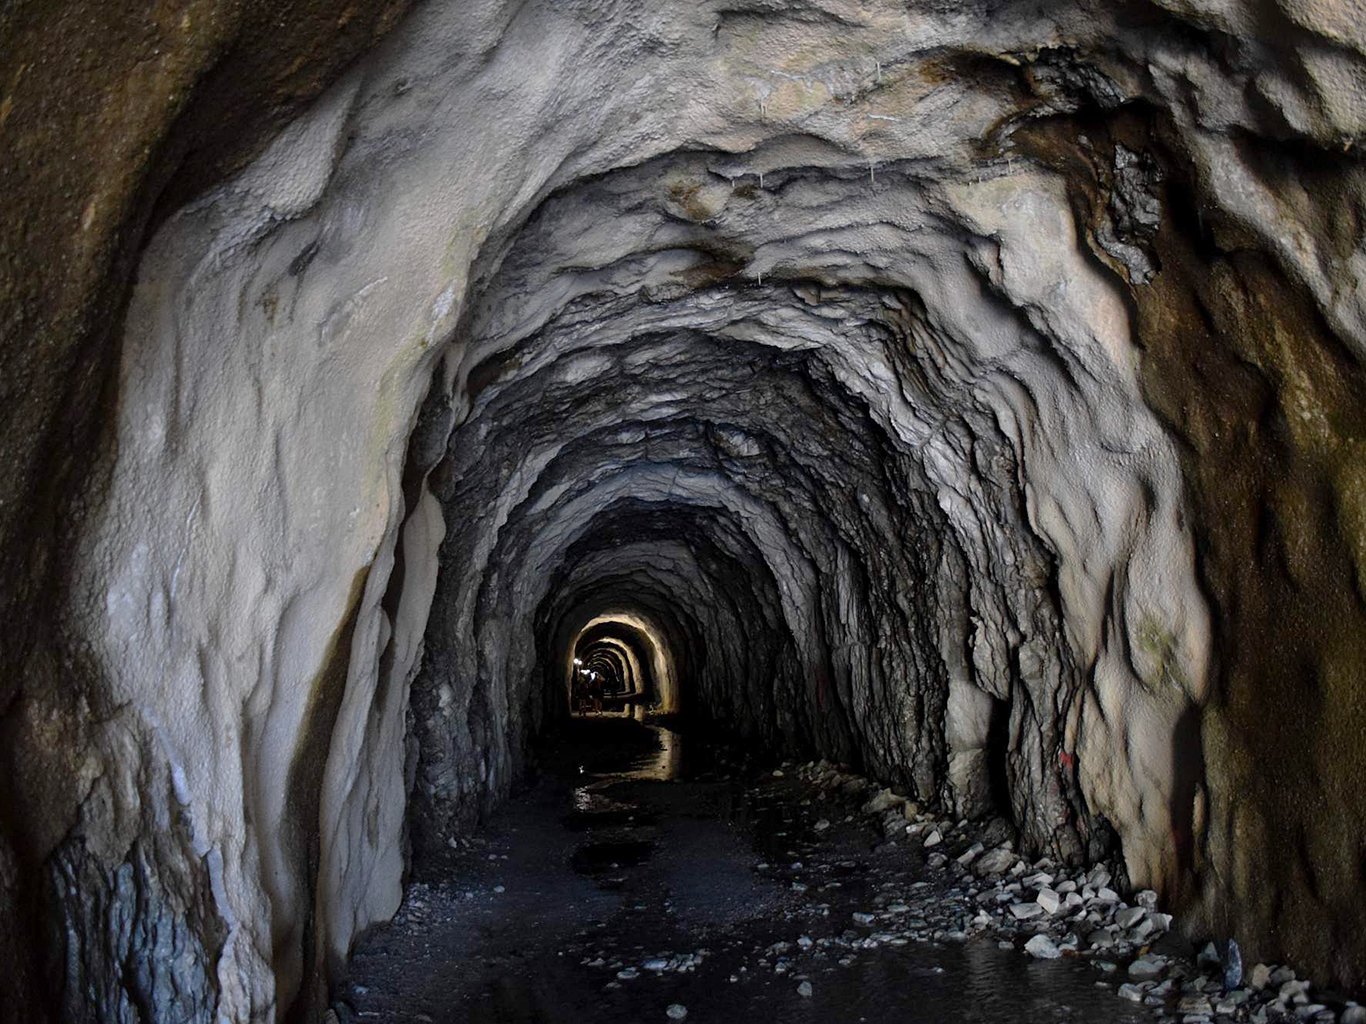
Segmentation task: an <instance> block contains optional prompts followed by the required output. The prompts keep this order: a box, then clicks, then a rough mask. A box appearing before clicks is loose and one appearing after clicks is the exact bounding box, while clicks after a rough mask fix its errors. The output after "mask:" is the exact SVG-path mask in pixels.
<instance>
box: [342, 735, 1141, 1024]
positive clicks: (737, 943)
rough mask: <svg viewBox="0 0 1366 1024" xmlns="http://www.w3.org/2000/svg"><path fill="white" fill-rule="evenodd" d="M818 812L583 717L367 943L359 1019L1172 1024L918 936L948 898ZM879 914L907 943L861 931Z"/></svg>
mask: <svg viewBox="0 0 1366 1024" xmlns="http://www.w3.org/2000/svg"><path fill="white" fill-rule="evenodd" d="M685 749H686V750H687V756H685V753H684V751H685ZM770 768H771V766H770ZM812 798H813V794H812V792H811V791H810V790H809V789H808V788H807V787H806V786H804V785H803V784H802V783H800V782H799V781H797V780H795V779H793V778H790V777H786V776H783V777H778V776H775V775H774V773H773V772H772V771H771V770H764V771H760V770H757V769H756V768H755V767H754V766H753V765H749V764H746V763H743V759H741V758H739V757H737V756H735V754H734V752H733V751H732V752H730V754H729V755H728V753H727V751H726V750H725V749H723V748H709V747H704V746H703V745H702V744H701V743H700V742H695V741H694V739H693V737H691V736H689V737H688V738H687V743H685V742H684V737H683V736H682V735H681V734H680V733H679V732H678V731H677V730H676V729H675V728H673V727H671V726H668V725H654V724H641V723H638V722H635V721H633V720H631V719H616V718H611V717H603V718H589V719H580V720H575V721H574V722H572V723H570V725H569V727H568V728H567V730H566V733H565V735H564V736H563V737H562V739H561V740H560V741H559V743H558V744H557V745H555V746H554V747H552V748H550V749H548V750H547V751H546V752H545V754H544V755H543V758H542V764H541V770H540V772H539V774H538V779H537V781H536V783H535V784H534V785H533V787H532V788H531V789H530V791H529V792H526V793H524V794H523V795H521V796H520V797H517V798H515V799H513V800H512V801H510V802H509V803H508V804H507V805H506V806H505V807H504V808H503V809H502V810H501V811H500V812H499V813H498V814H496V815H495V816H494V817H493V819H492V820H491V821H490V822H489V824H488V826H487V827H486V828H485V829H484V830H482V832H481V834H480V835H479V836H478V837H477V838H476V839H475V841H474V842H473V843H472V844H471V845H470V847H469V848H468V849H466V850H464V851H461V852H456V853H453V854H452V856H451V858H450V863H449V865H448V866H449V875H448V877H449V878H450V879H451V880H450V881H447V882H441V883H432V884H427V883H419V884H415V885H413V886H412V887H410V889H409V891H408V893H407V896H406V898H405V900H404V904H403V907H402V908H401V909H400V911H399V914H398V915H397V916H396V917H395V919H394V921H393V922H392V923H390V924H389V925H386V926H384V927H383V928H381V929H378V930H376V931H375V932H373V933H371V934H370V935H369V936H368V937H367V939H366V940H365V941H364V942H363V943H362V944H361V945H360V947H359V948H358V949H357V951H356V953H355V955H354V956H353V958H352V962H351V965H350V968H349V976H348V979H347V981H346V982H345V983H344V984H343V985H342V986H341V988H340V990H339V992H338V993H337V995H338V997H339V1003H340V1004H345V1005H344V1006H343V1005H339V1006H338V1009H339V1010H340V1011H341V1017H342V1019H343V1020H347V1019H348V1018H350V1019H355V1020H367V1021H368V1020H375V1021H422V1022H434V1024H447V1022H450V1024H453V1022H457V1021H458V1022H478V1024H492V1022H500V1024H501V1022H508V1024H514V1022H515V1024H521V1022H533V1021H536V1022H539V1021H546V1022H575V1021H595V1022H597V1021H602V1022H609V1021H651V1020H660V1021H663V1020H668V1019H669V1017H670V1007H671V1006H672V1007H674V1009H673V1010H672V1014H673V1015H674V1016H675V1019H677V1018H678V1017H681V1016H682V1014H681V1013H680V1010H679V1009H678V1007H683V1008H686V1011H687V1013H686V1019H687V1020H689V1021H726V1022H733V1021H743V1020H746V1019H749V1018H759V1019H764V1020H776V1021H804V1022H813V1024H815V1022H845V1021H868V1022H875V1021H896V1022H898V1024H904V1022H907V1021H936V1022H950V1021H964V1022H966V1021H973V1022H981V1021H987V1022H992V1021H999V1022H1004V1021H1050V1022H1053V1021H1078V1022H1081V1021H1096V1022H1099V1021H1105V1022H1124V1021H1151V1020H1152V1019H1153V1017H1152V1015H1151V1013H1150V1012H1147V1011H1144V1010H1141V1009H1139V1008H1137V1007H1135V1006H1133V1004H1130V1003H1125V1002H1123V1001H1121V1000H1119V999H1117V998H1116V996H1115V995H1114V991H1113V989H1112V988H1110V987H1108V986H1098V985H1097V983H1096V973H1095V972H1094V970H1092V969H1090V968H1089V967H1088V966H1087V965H1085V964H1083V963H1081V962H1079V961H1077V960H1073V959H1061V960H1052V961H1041V960H1034V959H1032V958H1030V957H1029V956H1027V955H1025V954H1024V953H1023V952H1021V951H1020V950H1019V949H1017V948H1013V947H1012V948H1001V947H1000V945H998V941H997V940H996V939H995V938H992V937H989V936H980V937H976V938H972V939H968V940H967V941H965V942H944V943H929V942H917V941H914V940H912V939H908V938H907V937H906V935H905V933H907V932H921V933H923V932H925V931H926V930H927V929H933V928H936V927H952V922H950V921H948V920H947V919H945V920H943V921H937V920H936V918H935V909H936V902H935V893H936V887H942V886H945V885H948V884H949V883H948V882H947V880H945V879H943V878H938V877H937V876H935V875H933V874H931V873H925V872H924V865H923V857H922V854H921V853H920V852H919V851H918V850H914V849H912V848H911V847H910V846H908V845H906V844H902V845H899V846H898V845H896V844H891V845H890V846H889V845H887V844H884V843H883V841H882V836H881V835H880V834H879V833H878V832H877V831H876V830H875V829H873V828H872V827H870V826H869V825H868V824H867V823H866V821H865V820H864V819H863V818H862V817H861V816H859V815H850V814H849V808H848V807H846V806H845V805H843V804H838V803H834V802H825V801H822V800H820V799H812ZM823 821H828V822H830V824H829V825H823V826H822V827H821V828H820V829H818V828H817V826H818V824H819V823H821V822H823ZM900 908H904V910H902V909H900ZM875 909H876V910H878V911H879V918H881V919H883V920H885V918H886V913H885V912H886V911H890V912H892V914H893V915H896V914H904V915H905V916H904V919H903V920H904V927H897V926H891V927H889V926H888V925H886V924H885V923H882V922H881V921H880V923H878V924H876V925H874V924H872V923H868V924H860V923H859V921H858V919H857V918H856V917H855V915H856V914H860V915H861V914H867V913H868V912H870V911H873V910H875ZM808 993H809V994H808Z"/></svg>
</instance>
